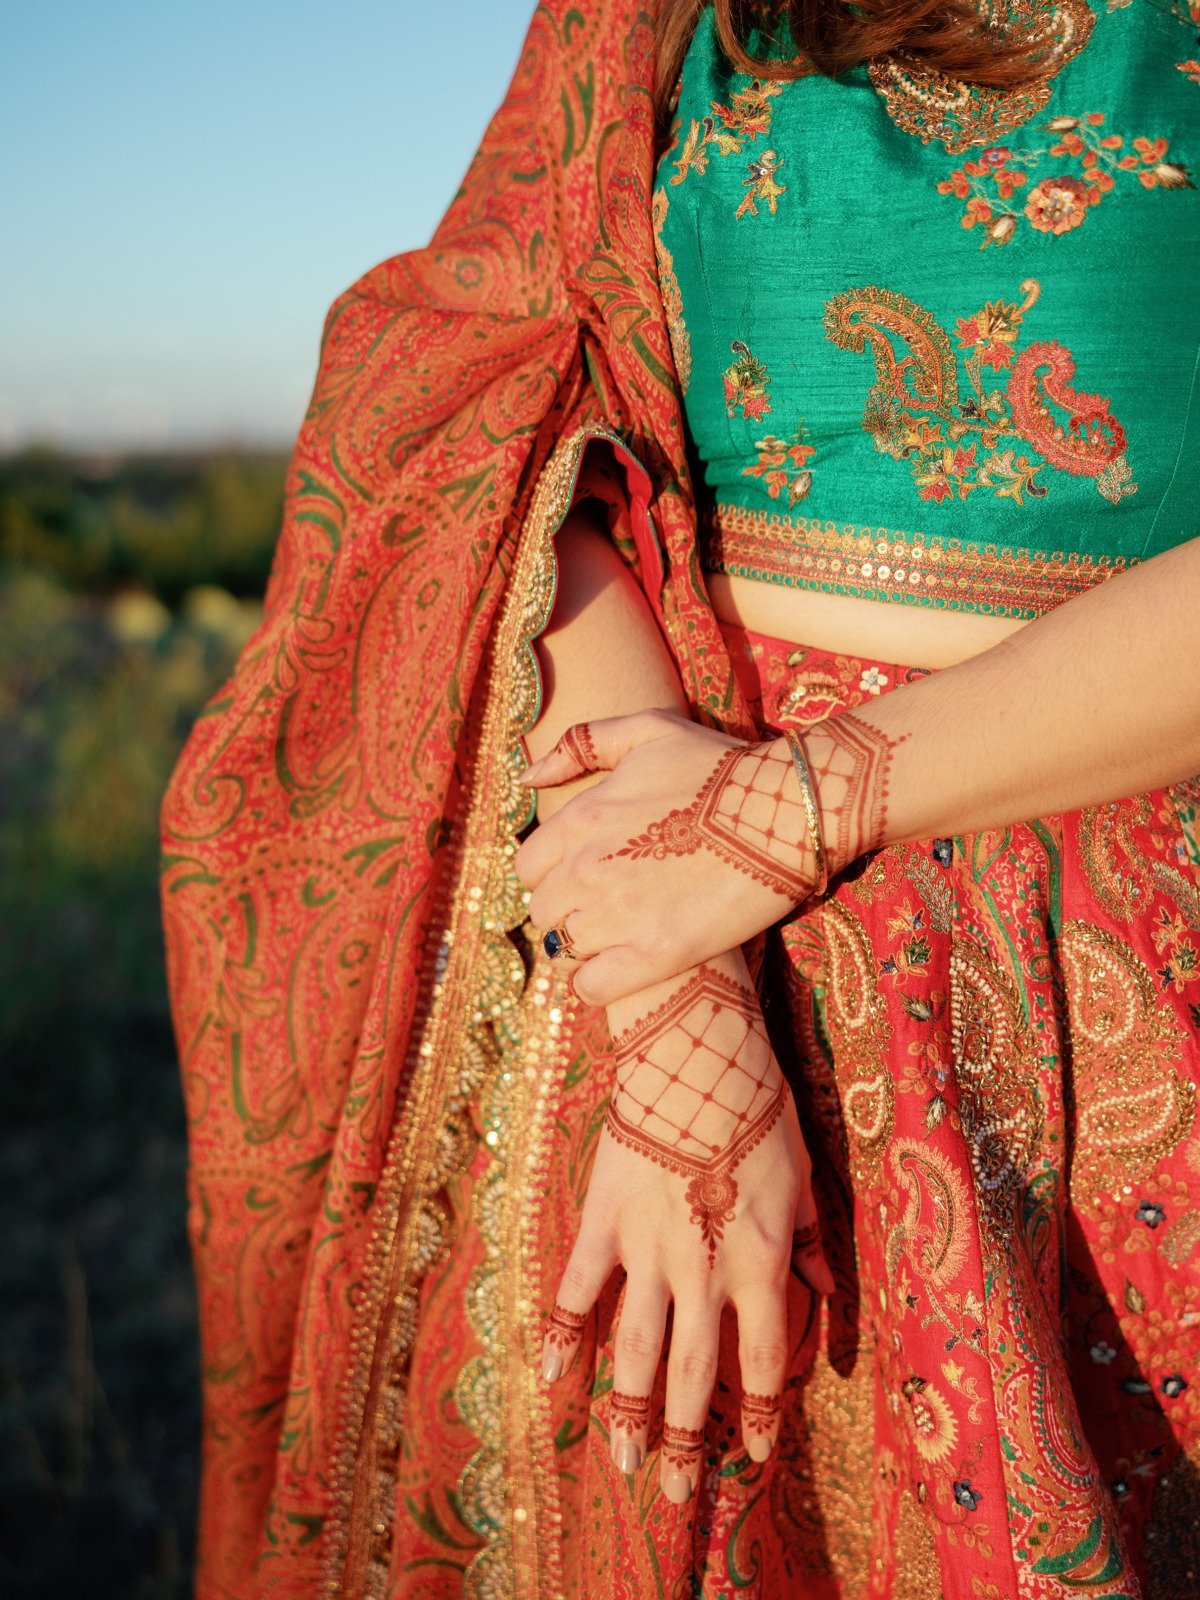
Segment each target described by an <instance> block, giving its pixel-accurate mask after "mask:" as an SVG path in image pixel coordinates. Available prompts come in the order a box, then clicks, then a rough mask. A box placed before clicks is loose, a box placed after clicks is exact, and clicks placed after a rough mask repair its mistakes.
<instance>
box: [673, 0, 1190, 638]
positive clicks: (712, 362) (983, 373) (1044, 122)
mask: <svg viewBox="0 0 1200 1600" xmlns="http://www.w3.org/2000/svg"><path fill="white" fill-rule="evenodd" d="M1109 4H1110V5H1111V4H1112V0H1109ZM1009 9H1010V11H1015V12H1016V13H1017V14H1018V17H1019V18H1020V19H1021V20H1023V21H1025V22H1027V23H1028V24H1029V25H1030V27H1031V28H1033V29H1034V30H1035V32H1034V37H1035V39H1036V41H1037V43H1036V46H1035V48H1036V49H1037V50H1038V51H1039V59H1040V60H1041V62H1042V63H1043V66H1044V74H1045V75H1044V77H1043V78H1042V79H1041V80H1039V82H1038V83H1036V84H1035V85H1033V86H1032V87H1030V88H1026V89H1023V90H1020V91H1016V92H1008V93H1001V92H998V91H993V90H983V89H978V88H967V87H965V86H963V85H961V84H957V83H953V82H951V81H950V80H947V79H944V78H938V77H934V76H932V75H929V74H920V73H917V72H914V71H911V70H905V69H904V68H903V67H902V66H901V65H900V64H898V63H896V62H894V61H882V62H875V63H871V64H870V65H869V66H863V67H860V68H857V69H855V70H854V71H852V72H850V73H848V74H846V75H845V77H843V78H841V79H839V80H837V81H833V80H830V79H827V78H824V77H820V76H818V75H816V74H809V75H807V76H805V77H802V78H799V79H796V80H793V81H788V82H780V81H774V80H758V79H754V78H751V77H749V76H746V75H744V74H739V73H737V72H734V71H733V70H732V69H731V68H730V67H729V66H728V64H727V62H726V61H725V59H724V57H723V55H722V54H721V51H720V49H719V46H718V43H717V39H716V30H715V26H714V20H713V13H712V10H711V8H709V9H708V10H706V11H705V12H704V14H703V15H702V18H701V21H700V24H699V26H698V27H697V30H696V34H695V37H694V39H693V41H692V44H691V48H690V50H689V52H688V55H687V58H686V61H685V63H684V67H683V72H682V77H681V82H680V93H679V103H678V123H677V126H676V129H675V133H674V139H673V143H672V145H671V146H670V148H669V149H668V150H667V151H666V152H665V154H664V156H663V158H662V161H661V163H660V167H659V173H658V184H657V188H656V194H655V207H656V211H655V222H656V227H657V236H658V243H659V266H660V276H661V281H662V285H663V293H664V299H665V302H666V305H667V311H668V316H669V320H670V323H671V332H672V340H673V345H674V351H675V358H676V365H677V367H678V370H679V374H680V379H681V383H682V385H683V389H684V404H685V410H686V416H687V423H688V427H689V431H690V434H691V436H692V442H693V445H694V450H695V454H696V456H697V457H698V460H699V463H700V465H701V467H702V469H703V470H702V478H703V484H702V485H701V486H700V498H701V506H702V515H701V547H702V555H703V560H704V564H705V566H706V567H707V568H709V569H710V570H720V571H727V572H734V573H739V574H742V575H744V576H748V577H753V578H761V579H765V580H767V581H774V582H782V583H788V584H794V585H798V586H802V587H806V588H817V589H822V590H826V591H831V592H836V593H839V594H853V595H862V596H867V597H870V598H875V599H887V600H900V601H906V602H909V603H916V604H922V605H934V606H940V607H949V608H953V609H957V610H964V611H978V612H985V613H989V614H992V615H1002V616H1013V617H1031V616H1036V615H1038V614H1039V613H1040V612H1042V611H1045V610H1048V609H1049V608H1050V607H1052V606H1054V605H1056V604H1058V603H1059V602H1060V601H1061V600H1063V599H1066V598H1068V597H1069V596H1070V595H1071V594H1074V593H1077V592H1078V591H1080V590H1081V589H1084V588H1087V587H1089V586H1090V585H1091V584H1092V583H1094V582H1096V581H1098V580H1099V579H1102V578H1105V577H1107V576H1109V575H1110V574H1111V573H1113V572H1115V571H1119V570H1121V569H1122V568H1124V567H1127V566H1129V565H1132V564H1133V563H1135V562H1137V561H1140V560H1144V559H1146V558H1148V557H1150V556H1152V555H1155V554H1157V553H1158V552H1159V551H1162V550H1165V549H1167V548H1169V547H1170V546H1173V545H1176V544H1180V543H1182V542H1183V541H1185V540H1187V539H1190V538H1192V537H1193V536H1194V535H1196V534H1197V533H1200V382H1198V376H1197V374H1198V371H1200V292H1198V290H1200V191H1198V190H1197V189H1196V186H1195V179H1194V176H1193V174H1194V173H1195V172H1196V170H1197V163H1200V59H1197V58H1200V42H1198V41H1197V23H1196V20H1195V19H1193V18H1190V17H1189V14H1188V7H1187V5H1186V3H1184V0H1125V3H1124V4H1120V3H1118V4H1116V5H1115V6H1114V7H1113V9H1108V10H1106V9H1103V0H1099V4H1098V5H1097V7H1096V8H1093V7H1092V6H1091V5H1089V4H1088V0H1067V3H1066V4H1060V5H1055V6H1048V5H1046V4H1044V3H1042V0H1012V3H1011V5H1010V7H1009ZM1198 9H1200V8H1198ZM752 44H757V47H758V53H759V54H763V53H770V52H771V51H772V49H773V52H774V53H777V54H778V53H782V47H781V46H779V45H775V46H774V47H771V46H767V47H766V52H764V45H763V41H762V39H761V38H758V39H756V40H752Z"/></svg>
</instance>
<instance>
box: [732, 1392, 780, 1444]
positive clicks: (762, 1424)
mask: <svg viewBox="0 0 1200 1600" xmlns="http://www.w3.org/2000/svg"><path fill="white" fill-rule="evenodd" d="M782 1409H783V1395H782V1394H743V1396H742V1429H743V1431H744V1432H745V1433H748V1434H754V1435H759V1436H761V1435H763V1434H767V1433H773V1432H774V1430H775V1424H776V1423H777V1422H778V1421H779V1413H780V1411H781V1410H782Z"/></svg>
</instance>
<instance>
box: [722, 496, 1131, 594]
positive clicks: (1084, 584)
mask: <svg viewBox="0 0 1200 1600" xmlns="http://www.w3.org/2000/svg"><path fill="white" fill-rule="evenodd" d="M702 532H703V546H702V551H701V563H702V565H703V567H704V570H705V571H706V572H724V573H727V574H729V575H730V576H733V577H739V578H755V579H757V580H759V581H760V582H762V583H779V584H784V585H786V586H787V587H788V588H792V589H820V590H823V591H824V592H825V593H827V594H845V595H855V596H858V597H859V598H861V599H866V600H900V601H903V602H905V603H906V604H908V605H924V606H936V607H938V608H940V609H944V610H950V611H970V612H978V613H980V614H981V615H984V616H992V617H1019V618H1023V619H1025V620H1029V619H1031V618H1033V617H1038V616H1041V615H1042V614H1043V613H1044V612H1046V611H1052V610H1053V609H1054V607H1055V606H1057V605H1061V604H1062V602H1063V601H1064V600H1069V599H1071V597H1072V596H1073V595H1077V594H1082V593H1083V592H1084V591H1085V590H1086V589H1090V588H1093V587H1094V586H1095V585H1096V584H1097V583H1103V582H1104V581H1105V580H1106V579H1108V578H1111V577H1112V576H1113V575H1114V574H1115V573H1117V572H1122V571H1124V570H1125V569H1126V568H1127V567H1130V566H1134V565H1136V562H1135V561H1132V560H1130V561H1126V560H1125V559H1124V558H1122V557H1114V558H1112V559H1110V558H1108V557H1096V556H1088V555H1078V554H1074V553H1065V554H1064V553H1063V552H1059V551H1056V552H1055V553H1054V554H1052V555H1043V554H1041V553H1039V552H1036V551H1032V550H1021V549H1008V548H1002V547H1000V546H998V545H980V546H973V545H970V544H967V543H965V542H964V541H962V540H960V539H943V538H940V537H936V536H935V537H932V538H928V537H926V536H925V535H924V534H915V535H912V536H911V537H909V536H904V537H901V536H899V535H897V534H896V533H893V532H892V531H891V530H890V529H887V528H859V527H855V526H854V525H853V524H845V523H843V524H838V523H836V522H822V521H820V520H818V519H817V518H815V517H797V516H791V517H788V516H784V515H782V514H781V513H778V512H764V511H753V510H750V509H748V508H747V507H745V506H734V505H721V504H718V505H717V506H715V507H713V508H711V509H710V510H709V511H708V512H707V513H706V514H705V516H704V517H703V518H702Z"/></svg>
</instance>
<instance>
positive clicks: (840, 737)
mask: <svg viewBox="0 0 1200 1600" xmlns="http://www.w3.org/2000/svg"><path fill="white" fill-rule="evenodd" d="M908 737H909V736H908V734H906V733H905V734H901V735H900V737H899V738H898V739H891V738H889V737H888V735H887V734H886V733H884V732H883V730H882V729H881V728H876V727H873V726H872V725H871V724H870V723H869V722H864V721H863V720H862V719H861V718H860V717H856V716H855V715H854V714H853V712H850V711H843V712H840V713H839V714H838V715H837V716H835V717H830V718H829V719H828V720H827V721H826V722H821V723H818V724H817V725H816V727H815V728H810V729H809V731H808V732H807V733H806V734H805V735H804V739H803V744H804V752H805V755H806V756H807V757H808V762H809V768H810V770H811V772H812V775H813V781H814V783H815V785H816V790H817V798H818V800H819V802H820V807H821V825H822V831H823V832H824V835H825V844H826V849H827V850H828V852H829V856H830V862H829V866H830V870H831V872H838V871H840V870H841V869H842V868H843V867H845V866H847V865H848V864H849V863H850V862H851V861H853V860H854V859H855V857H857V856H860V855H863V854H865V853H866V852H867V851H868V850H875V849H878V847H879V846H880V845H881V844H882V843H883V842H884V838H885V836H886V833H887V803H888V773H889V770H890V768H891V764H892V754H893V752H894V751H895V750H896V748H897V747H898V746H899V745H901V744H903V743H904V741H905V740H906V739H907V738H908Z"/></svg>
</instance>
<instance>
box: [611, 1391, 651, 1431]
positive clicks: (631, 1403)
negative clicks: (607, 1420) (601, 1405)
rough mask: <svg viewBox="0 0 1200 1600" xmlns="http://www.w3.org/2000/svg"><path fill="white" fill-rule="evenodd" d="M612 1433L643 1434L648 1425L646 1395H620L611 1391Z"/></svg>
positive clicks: (648, 1407)
mask: <svg viewBox="0 0 1200 1600" xmlns="http://www.w3.org/2000/svg"><path fill="white" fill-rule="evenodd" d="M611 1399H612V1418H613V1432H614V1433H627V1434H629V1435H630V1436H632V1435H633V1434H635V1433H644V1432H645V1430H646V1428H647V1427H648V1426H649V1423H650V1396H649V1395H648V1394H620V1393H618V1391H617V1390H616V1389H614V1390H613V1391H612V1396H611Z"/></svg>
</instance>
